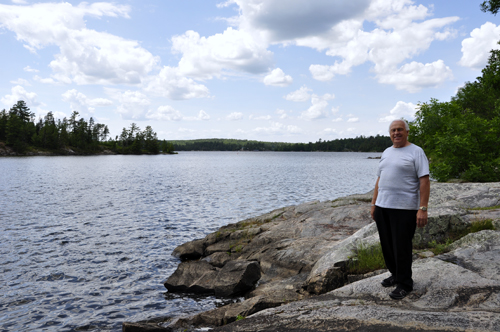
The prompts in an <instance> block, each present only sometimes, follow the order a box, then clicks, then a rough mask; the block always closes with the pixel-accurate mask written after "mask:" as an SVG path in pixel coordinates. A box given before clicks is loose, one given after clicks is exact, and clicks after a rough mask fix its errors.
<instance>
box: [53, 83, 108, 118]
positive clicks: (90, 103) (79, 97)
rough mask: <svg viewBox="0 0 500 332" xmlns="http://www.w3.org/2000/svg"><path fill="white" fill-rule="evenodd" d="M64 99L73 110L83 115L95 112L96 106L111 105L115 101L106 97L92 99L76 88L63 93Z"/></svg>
mask: <svg viewBox="0 0 500 332" xmlns="http://www.w3.org/2000/svg"><path fill="white" fill-rule="evenodd" d="M62 97H63V101H65V102H68V103H70V107H71V111H72V112H73V111H76V112H78V113H80V114H81V115H83V114H85V113H93V112H94V110H95V108H96V107H104V106H110V105H112V104H113V102H112V101H111V100H109V99H105V98H94V99H90V98H88V97H87V96H86V95H84V94H83V93H81V92H78V91H77V90H75V89H72V90H68V91H66V92H65V93H63V95H62Z"/></svg>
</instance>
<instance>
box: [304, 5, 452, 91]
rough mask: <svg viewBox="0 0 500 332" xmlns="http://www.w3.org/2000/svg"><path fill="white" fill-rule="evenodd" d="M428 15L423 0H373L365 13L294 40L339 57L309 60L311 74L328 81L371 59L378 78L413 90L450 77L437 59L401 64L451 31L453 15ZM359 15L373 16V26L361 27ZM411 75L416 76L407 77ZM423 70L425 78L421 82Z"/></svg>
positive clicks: (446, 37) (439, 82)
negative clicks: (420, 2) (417, 1)
mask: <svg viewBox="0 0 500 332" xmlns="http://www.w3.org/2000/svg"><path fill="white" fill-rule="evenodd" d="M430 15H431V13H429V12H428V9H427V8H426V7H425V6H423V5H418V6H414V5H413V2H412V1H410V0H398V1H386V0H373V1H371V4H370V8H369V9H368V10H367V11H365V14H364V16H359V17H357V18H356V19H351V20H343V21H341V22H339V23H338V24H336V25H335V26H333V27H332V29H331V30H330V31H328V32H327V33H325V34H323V35H317V36H315V37H314V38H303V39H298V40H296V44H297V45H301V46H308V47H313V48H316V49H317V50H320V51H322V50H326V54H327V55H329V56H332V57H337V58H340V60H336V61H335V63H334V64H333V65H324V64H312V65H311V66H310V67H309V71H310V72H311V75H312V76H313V78H315V79H316V80H319V81H329V80H331V79H332V78H333V77H334V76H335V75H346V74H349V73H350V72H351V70H352V68H353V67H355V66H359V65H361V64H363V63H365V62H371V63H373V65H374V66H373V68H372V70H373V72H374V73H375V75H376V78H377V79H378V81H379V82H381V83H390V84H394V85H396V87H397V88H398V89H405V90H407V91H410V92H416V91H418V90H420V89H422V88H424V87H434V86H437V85H439V84H441V83H442V82H443V81H445V80H449V79H451V78H452V75H451V71H450V70H449V68H448V67H446V66H444V63H442V61H441V60H437V61H435V62H432V63H427V64H419V63H416V62H412V63H410V64H404V65H402V63H403V62H404V61H408V60H409V59H411V58H413V57H414V56H416V55H418V54H420V53H422V52H424V51H425V50H427V49H428V48H429V47H430V45H431V43H432V42H433V41H435V40H444V39H448V38H452V37H454V36H455V35H456V32H455V31H454V30H451V29H450V28H449V25H451V24H452V23H454V22H456V21H457V20H458V19H459V18H458V17H445V18H435V19H428V20H426V18H427V17H428V16H430ZM364 21H369V22H373V23H374V24H375V25H376V28H375V29H373V30H372V31H364V30H363V23H364ZM430 68H432V69H433V72H434V75H435V76H434V77H432V76H431V75H427V74H425V73H424V72H428V71H429V69H430ZM402 74H403V75H402ZM411 76H415V77H416V78H417V79H416V80H412V79H411V78H410V77H411ZM422 76H423V77H424V80H425V84H421V79H422ZM392 77H395V78H396V79H391V78H392ZM399 78H402V79H403V80H404V82H403V83H402V84H400V83H399V82H398V79H399Z"/></svg>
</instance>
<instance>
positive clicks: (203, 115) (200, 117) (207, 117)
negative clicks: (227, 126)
mask: <svg viewBox="0 0 500 332" xmlns="http://www.w3.org/2000/svg"><path fill="white" fill-rule="evenodd" d="M182 119H183V120H186V121H201V120H204V121H208V120H210V115H208V114H207V112H205V111H204V110H200V112H198V115H197V116H186V117H183V118H182Z"/></svg>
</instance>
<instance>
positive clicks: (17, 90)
mask: <svg viewBox="0 0 500 332" xmlns="http://www.w3.org/2000/svg"><path fill="white" fill-rule="evenodd" d="M0 100H1V101H2V103H3V104H4V105H6V106H7V107H9V108H10V107H12V106H13V105H14V104H16V103H17V102H18V101H19V100H24V102H25V103H26V105H28V107H33V106H38V105H42V103H40V102H38V101H37V94H36V93H35V92H28V91H26V90H25V89H24V88H23V87H22V86H20V85H16V86H14V87H12V89H11V94H10V95H5V97H2V98H1V99H0Z"/></svg>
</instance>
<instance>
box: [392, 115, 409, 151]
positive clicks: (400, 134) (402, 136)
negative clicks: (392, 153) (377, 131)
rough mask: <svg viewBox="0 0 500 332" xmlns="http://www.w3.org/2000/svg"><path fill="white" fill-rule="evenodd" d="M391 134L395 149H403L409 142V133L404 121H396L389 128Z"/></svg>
mask: <svg viewBox="0 0 500 332" xmlns="http://www.w3.org/2000/svg"><path fill="white" fill-rule="evenodd" d="M389 134H390V135H391V141H392V144H393V146H394V147H395V148H402V147H404V146H405V145H406V143H407V142H408V131H407V130H406V128H405V124H404V122H403V121H394V122H393V123H392V124H391V127H390V128H389Z"/></svg>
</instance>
